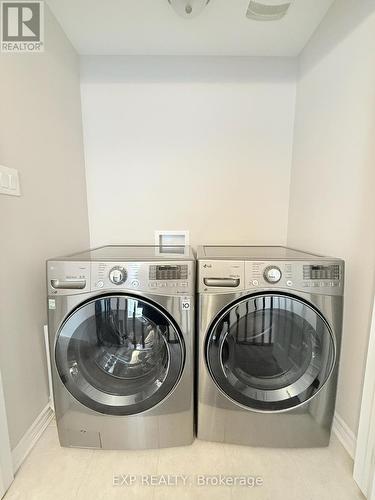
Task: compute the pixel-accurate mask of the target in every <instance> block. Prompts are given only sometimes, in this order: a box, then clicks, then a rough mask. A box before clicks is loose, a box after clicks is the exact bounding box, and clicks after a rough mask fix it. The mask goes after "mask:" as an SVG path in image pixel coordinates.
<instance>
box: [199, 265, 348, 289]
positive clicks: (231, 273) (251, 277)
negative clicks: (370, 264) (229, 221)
mask: <svg viewBox="0 0 375 500" xmlns="http://www.w3.org/2000/svg"><path fill="white" fill-rule="evenodd" d="M343 284H344V262H343V261H324V262H318V263H317V262H316V261H311V262H306V261H289V260H280V261H268V260H264V261H261V260H257V261H240V260H235V261H226V260H207V261H206V260H199V262H198V290H199V292H201V293H205V292H206V293H211V292H216V293H218V292H222V293H224V292H225V293H228V292H235V291H243V290H250V291H252V290H254V291H256V290H260V289H273V288H276V289H281V290H282V289H285V290H298V291H301V292H308V293H319V294H326V295H342V293H343Z"/></svg>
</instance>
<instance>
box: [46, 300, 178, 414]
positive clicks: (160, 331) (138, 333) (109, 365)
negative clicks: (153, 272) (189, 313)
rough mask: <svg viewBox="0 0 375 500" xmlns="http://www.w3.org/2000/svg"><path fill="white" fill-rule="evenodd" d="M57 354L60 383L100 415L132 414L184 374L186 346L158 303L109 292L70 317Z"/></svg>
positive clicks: (159, 398)
mask: <svg viewBox="0 0 375 500" xmlns="http://www.w3.org/2000/svg"><path fill="white" fill-rule="evenodd" d="M55 357H56V365H57V370H58V373H59V375H60V377H61V380H62V382H63V383H64V384H65V386H66V388H67V389H68V391H69V392H70V393H71V394H72V395H73V396H74V397H75V398H76V399H77V400H78V401H79V402H80V403H82V404H83V405H85V406H86V407H88V408H91V409H92V410H95V411H98V412H100V413H105V414H110V415H131V414H134V413H139V412H142V411H145V410H148V409H149V408H152V407H153V406H155V405H156V404H158V403H159V402H160V401H162V400H163V399H165V398H166V397H167V395H168V394H169V393H170V392H171V390H172V389H173V387H174V386H175V385H176V383H177V382H178V380H179V378H180V375H181V372H182V368H183V362H184V344H183V340H182V337H181V335H180V333H179V331H178V330H177V328H176V327H175V326H174V324H173V323H172V322H171V320H170V319H169V318H168V317H167V316H166V314H164V313H163V312H162V310H161V309H159V308H158V307H157V306H156V305H154V304H152V303H150V302H148V301H145V300H143V299H142V300H141V299H139V298H134V297H129V296H125V295H119V296H107V297H101V298H97V299H95V300H92V301H90V302H87V303H86V304H84V305H83V306H81V307H79V308H78V309H76V310H75V311H74V312H73V313H72V314H71V315H70V316H69V317H68V319H67V320H66V321H65V322H64V324H63V325H62V327H61V329H60V331H59V333H58V336H57V342H56V348H55Z"/></svg>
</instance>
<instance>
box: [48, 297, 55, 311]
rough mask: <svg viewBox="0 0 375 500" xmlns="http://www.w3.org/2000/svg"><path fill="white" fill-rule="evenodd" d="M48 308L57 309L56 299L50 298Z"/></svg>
mask: <svg viewBox="0 0 375 500" xmlns="http://www.w3.org/2000/svg"><path fill="white" fill-rule="evenodd" d="M48 309H56V300H55V299H48Z"/></svg>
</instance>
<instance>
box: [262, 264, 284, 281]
mask: <svg viewBox="0 0 375 500" xmlns="http://www.w3.org/2000/svg"><path fill="white" fill-rule="evenodd" d="M263 275H264V279H265V280H266V281H267V282H268V283H278V282H279V281H280V280H281V276H282V273H281V271H280V269H279V268H278V267H276V266H269V267H267V268H266V269H265V270H264V274H263Z"/></svg>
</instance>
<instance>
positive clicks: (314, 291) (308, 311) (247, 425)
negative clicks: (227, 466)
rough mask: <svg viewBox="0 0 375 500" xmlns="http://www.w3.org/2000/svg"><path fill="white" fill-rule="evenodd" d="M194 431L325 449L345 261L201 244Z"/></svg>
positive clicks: (240, 440) (261, 443) (292, 252)
mask: <svg viewBox="0 0 375 500" xmlns="http://www.w3.org/2000/svg"><path fill="white" fill-rule="evenodd" d="M197 258H198V293H199V321H198V323H199V342H198V438H201V439H206V440H209V441H221V442H227V443H237V444H246V445H252V446H271V447H311V446H324V445H327V444H328V442H329V436H330V430H331V424H332V419H333V414H334V407H335V397H336V385H337V373H338V361H339V353H340V344H341V326H342V312H343V285H344V262H343V261H342V260H339V259H334V258H330V257H322V256H319V255H314V254H310V253H306V252H300V251H297V250H293V249H290V248H286V247H276V246H275V247H251V246H249V247H235V246H232V247H230V246H223V247H220V246H204V247H199V249H198V255H197Z"/></svg>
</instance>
